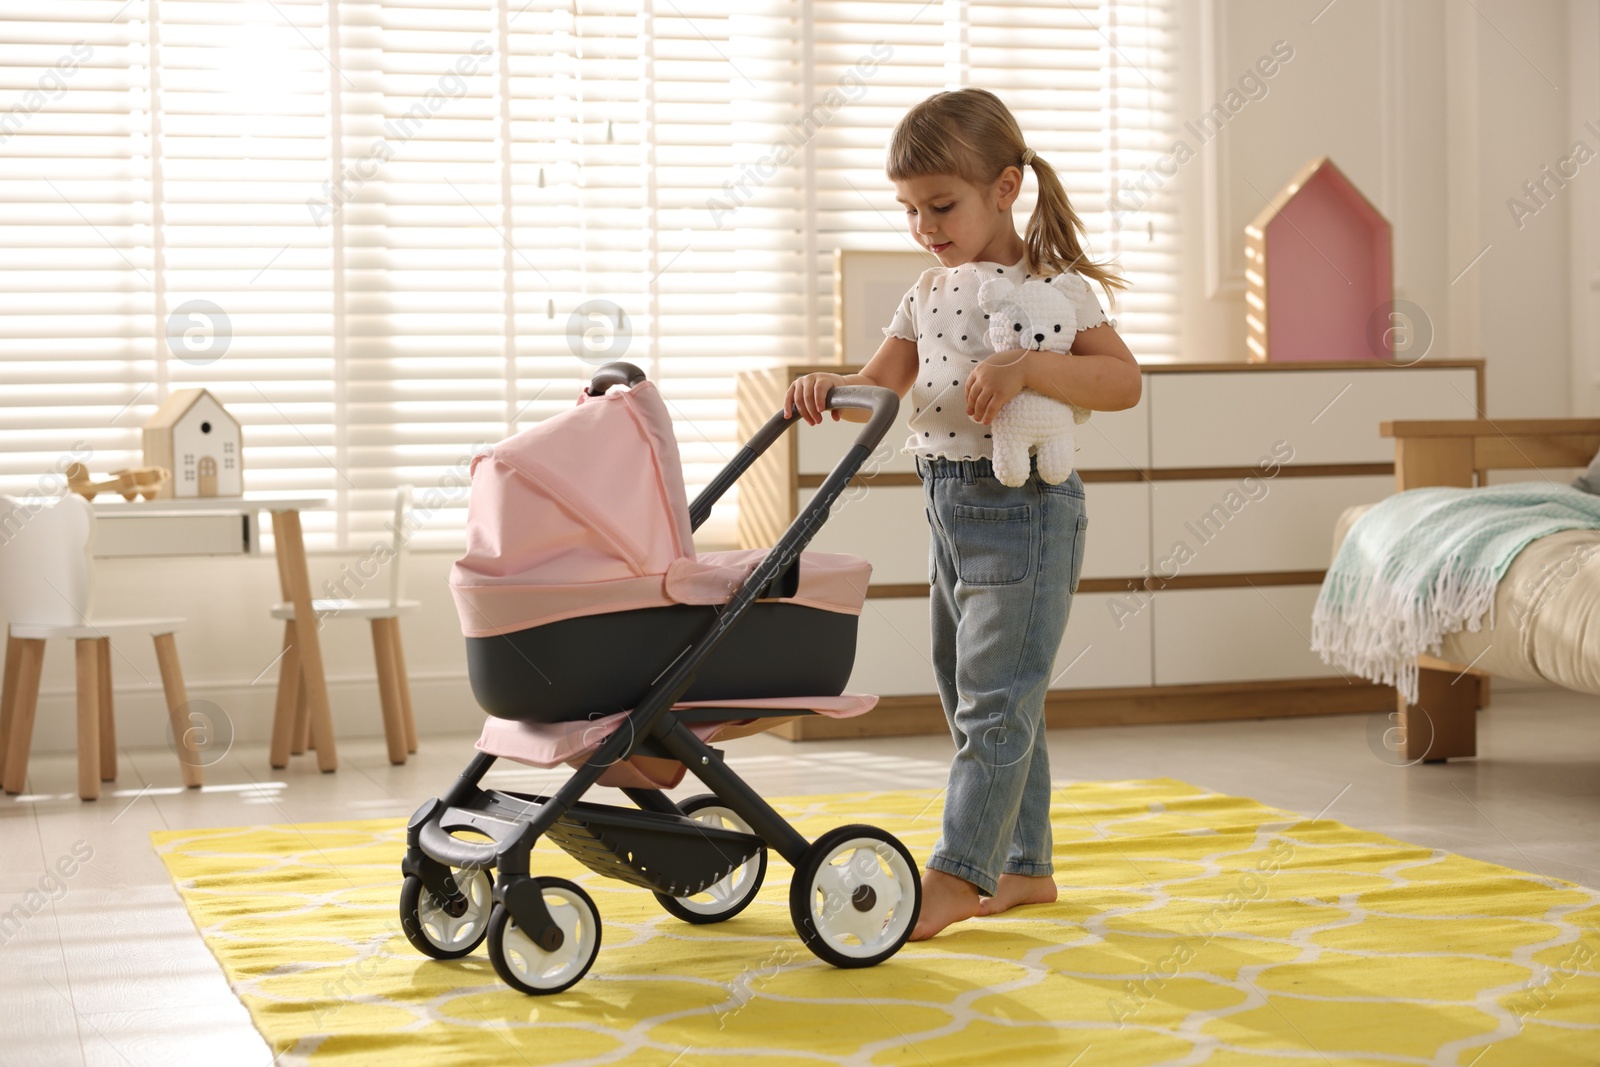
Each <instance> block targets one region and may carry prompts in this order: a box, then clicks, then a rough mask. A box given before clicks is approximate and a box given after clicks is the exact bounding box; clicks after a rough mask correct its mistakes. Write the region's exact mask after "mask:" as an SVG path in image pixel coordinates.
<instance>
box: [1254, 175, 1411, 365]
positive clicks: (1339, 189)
mask: <svg viewBox="0 0 1600 1067" xmlns="http://www.w3.org/2000/svg"><path fill="white" fill-rule="evenodd" d="M1244 232H1245V250H1244V254H1245V280H1246V283H1247V288H1246V291H1245V305H1246V306H1245V344H1246V345H1247V346H1248V347H1249V351H1250V361H1251V362H1252V363H1260V362H1264V361H1266V360H1273V361H1275V362H1276V361H1280V360H1295V361H1305V360H1352V359H1376V360H1392V359H1393V358H1394V344H1393V338H1392V336H1391V334H1390V331H1389V329H1388V321H1387V315H1388V308H1389V306H1390V303H1391V302H1392V301H1393V300H1394V237H1393V232H1392V230H1391V228H1390V226H1389V222H1388V220H1387V219H1385V218H1384V217H1383V216H1382V215H1381V214H1379V213H1378V209H1377V208H1375V207H1373V206H1372V204H1371V202H1369V201H1368V200H1367V198H1366V197H1364V196H1362V195H1361V192H1360V190H1358V189H1357V188H1356V187H1355V186H1354V185H1352V184H1351V183H1350V179H1349V178H1346V177H1345V176H1344V173H1343V172H1342V171H1340V170H1339V168H1338V167H1336V166H1334V165H1333V161H1332V160H1330V159H1329V158H1328V157H1327V156H1322V157H1320V158H1318V159H1314V160H1312V161H1311V162H1310V163H1307V164H1306V165H1305V166H1304V167H1302V168H1301V169H1300V173H1298V174H1296V175H1295V176H1294V178H1293V179H1292V180H1291V181H1290V182H1289V184H1288V185H1286V186H1284V187H1283V190H1282V191H1281V192H1279V193H1278V195H1277V196H1275V197H1273V198H1272V201H1271V203H1269V204H1268V205H1267V206H1266V207H1265V208H1263V209H1262V211H1261V214H1259V215H1257V216H1256V218H1255V221H1254V222H1252V223H1251V224H1250V225H1249V226H1247V227H1245V231H1244ZM1375 317H1376V318H1375Z"/></svg>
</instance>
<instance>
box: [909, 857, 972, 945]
mask: <svg viewBox="0 0 1600 1067" xmlns="http://www.w3.org/2000/svg"><path fill="white" fill-rule="evenodd" d="M976 914H978V887H977V886H975V885H973V884H972V883H971V882H969V881H967V880H966V879H964V878H957V877H956V876H955V875H953V874H945V873H944V872H943V871H933V870H925V871H923V872H922V911H921V912H920V913H919V914H918V916H917V926H916V929H914V930H912V931H911V940H913V941H926V940H927V939H928V938H930V937H932V936H933V935H934V934H936V933H938V932H939V931H940V930H943V929H944V928H945V927H946V926H949V925H950V924H951V923H958V922H960V921H961V920H962V919H970V918H972V917H973V916H974V915H976Z"/></svg>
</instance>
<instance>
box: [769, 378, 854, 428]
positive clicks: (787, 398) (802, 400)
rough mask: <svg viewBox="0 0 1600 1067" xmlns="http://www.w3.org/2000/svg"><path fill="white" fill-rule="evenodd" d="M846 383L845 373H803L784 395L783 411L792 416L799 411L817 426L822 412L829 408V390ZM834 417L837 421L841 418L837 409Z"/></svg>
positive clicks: (807, 420) (810, 422) (802, 416)
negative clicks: (827, 405) (827, 406)
mask: <svg viewBox="0 0 1600 1067" xmlns="http://www.w3.org/2000/svg"><path fill="white" fill-rule="evenodd" d="M844 384H846V383H845V380H844V375H842V374H833V373H831V372H829V371H817V372H816V373H814V374H805V375H801V376H800V377H799V378H796V379H795V380H794V381H792V382H790V383H789V391H788V392H787V393H785V394H784V397H783V413H784V415H785V416H790V415H793V414H794V413H795V412H799V413H800V417H801V418H802V419H805V420H806V423H807V424H808V425H811V426H815V425H816V424H817V423H819V422H821V421H822V413H823V412H824V411H826V410H827V408H826V407H825V405H826V404H827V401H828V391H829V390H830V389H833V388H834V387H835V386H840V385H844ZM833 418H834V421H835V422H837V421H838V420H839V413H838V412H837V411H835V412H834V413H833Z"/></svg>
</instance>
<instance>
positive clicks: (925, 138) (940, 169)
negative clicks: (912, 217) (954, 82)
mask: <svg viewBox="0 0 1600 1067" xmlns="http://www.w3.org/2000/svg"><path fill="white" fill-rule="evenodd" d="M1027 147H1028V146H1027V142H1026V141H1024V140H1023V138H1022V130H1021V128H1019V127H1018V126H1017V120H1016V119H1015V118H1013V117H1012V114H1011V111H1010V110H1009V109H1008V108H1007V107H1006V106H1005V104H1003V103H1001V102H1000V98H999V97H997V96H995V95H994V94H993V93H991V92H989V91H988V90H986V89H957V90H954V91H952V92H945V93H934V94H933V95H932V96H930V97H928V98H927V99H926V100H924V101H922V102H921V103H920V104H918V105H917V106H916V107H913V108H912V109H911V110H910V111H908V112H906V114H905V117H904V118H902V119H901V120H900V121H899V123H898V124H896V126H895V128H894V134H893V135H892V136H891V137H890V138H889V160H888V164H887V166H886V167H885V168H884V169H885V170H886V171H887V172H888V175H889V180H890V181H899V180H901V179H904V178H920V177H924V176H926V175H929V174H954V175H956V176H957V177H958V178H961V179H962V180H963V181H966V182H970V183H971V184H973V185H978V186H986V185H990V184H992V183H993V182H994V181H995V179H997V178H999V177H1000V172H1001V171H1003V170H1005V169H1006V168H1007V167H1013V166H1014V167H1017V168H1019V169H1021V168H1025V167H1028V166H1032V167H1033V174H1034V177H1035V178H1036V179H1037V180H1038V183H1039V197H1038V200H1037V201H1036V202H1035V204H1034V207H1033V214H1032V215H1031V216H1029V218H1028V226H1027V229H1026V231H1025V232H1024V234H1023V244H1024V245H1025V246H1026V248H1027V259H1028V270H1029V271H1030V272H1032V273H1034V274H1046V273H1049V274H1054V273H1059V272H1060V271H1064V270H1069V269H1070V270H1075V271H1077V272H1078V273H1079V274H1081V275H1083V276H1084V277H1085V278H1088V279H1090V280H1091V281H1097V282H1099V283H1100V285H1101V287H1102V288H1104V289H1105V291H1106V296H1107V298H1110V297H1111V296H1112V292H1111V291H1112V290H1113V289H1126V288H1127V287H1128V283H1127V282H1125V281H1123V279H1122V276H1121V275H1120V274H1119V273H1118V272H1117V269H1116V268H1115V267H1113V266H1111V265H1110V264H1105V263H1095V262H1094V261H1092V260H1091V259H1089V257H1088V255H1087V254H1086V253H1085V252H1084V250H1083V244H1082V242H1081V240H1080V235H1084V236H1086V235H1087V231H1086V230H1085V229H1084V226H1083V220H1082V219H1080V218H1078V213H1077V212H1076V211H1074V210H1072V204H1071V202H1070V201H1068V200H1067V191H1066V189H1064V188H1063V187H1062V185H1061V179H1060V178H1059V177H1058V176H1057V175H1056V171H1055V168H1054V167H1052V166H1051V165H1050V164H1049V163H1046V162H1045V161H1044V158H1043V157H1042V156H1039V155H1037V154H1034V155H1033V156H1032V158H1031V159H1029V158H1025V154H1026V152H1027Z"/></svg>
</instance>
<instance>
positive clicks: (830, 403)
mask: <svg viewBox="0 0 1600 1067" xmlns="http://www.w3.org/2000/svg"><path fill="white" fill-rule="evenodd" d="M822 406H823V407H824V408H827V409H830V410H832V409H834V408H860V409H862V410H864V411H870V412H872V417H871V418H870V419H868V420H867V424H866V425H865V426H863V427H862V428H861V432H860V433H859V434H857V435H856V444H858V445H866V446H867V451H869V452H870V451H872V450H873V449H875V448H877V447H878V442H879V441H882V440H883V435H884V434H886V433H888V432H889V427H890V426H891V425H893V423H894V420H895V417H896V416H898V415H899V414H900V398H899V397H897V396H895V395H894V390H892V389H885V388H884V387H883V386H881V385H836V386H834V387H833V388H832V389H829V390H828V396H827V399H826V400H824V401H823V404H822Z"/></svg>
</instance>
